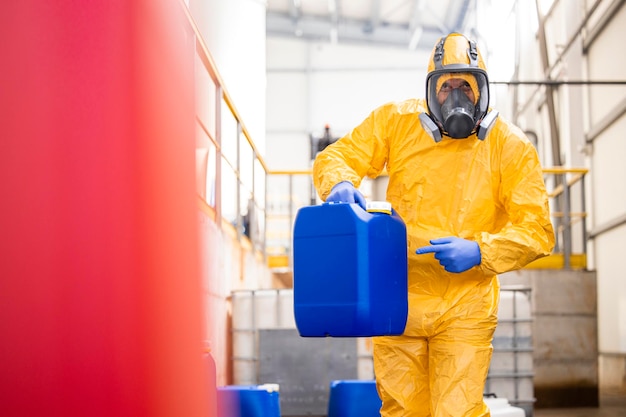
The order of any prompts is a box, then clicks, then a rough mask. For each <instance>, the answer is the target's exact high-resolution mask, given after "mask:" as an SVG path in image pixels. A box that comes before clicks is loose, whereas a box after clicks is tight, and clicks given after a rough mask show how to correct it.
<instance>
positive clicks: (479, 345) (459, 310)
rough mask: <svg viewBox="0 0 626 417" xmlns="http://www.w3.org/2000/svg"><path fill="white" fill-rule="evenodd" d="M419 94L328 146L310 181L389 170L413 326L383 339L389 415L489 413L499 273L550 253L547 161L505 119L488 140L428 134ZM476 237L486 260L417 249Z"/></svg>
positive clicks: (324, 186)
mask: <svg viewBox="0 0 626 417" xmlns="http://www.w3.org/2000/svg"><path fill="white" fill-rule="evenodd" d="M425 111H426V104H425V102H424V101H423V100H421V99H411V100H407V101H404V102H399V103H389V104H386V105H383V106H381V107H379V108H378V109H376V110H374V111H373V112H372V113H371V114H370V115H369V117H367V118H366V119H365V120H364V121H363V122H362V123H361V124H360V125H359V126H357V127H356V128H354V129H353V130H352V131H351V132H350V133H349V134H347V135H346V136H344V137H343V138H341V139H340V140H339V141H337V142H336V143H334V144H333V145H331V146H329V147H327V148H326V149H325V150H324V151H323V152H321V153H320V154H319V155H318V156H317V158H316V160H315V162H314V166H313V180H314V183H315V187H316V189H317V190H318V193H319V195H320V196H321V198H322V199H323V200H325V199H326V197H327V196H328V194H329V193H330V190H331V188H332V187H333V186H334V185H335V184H337V183H339V182H341V181H350V182H352V183H353V184H354V185H355V186H356V187H358V186H359V185H360V183H361V180H362V178H363V177H365V176H369V177H372V178H373V177H376V176H378V175H379V174H380V173H381V172H383V170H384V169H385V168H386V170H387V172H388V174H389V184H388V188H387V195H386V199H387V201H389V202H391V204H392V206H393V208H394V209H395V210H396V211H397V212H398V214H399V215H400V216H401V217H402V219H403V220H404V221H405V223H406V225H407V233H408V257H409V277H408V279H409V317H408V321H407V327H406V330H405V333H404V335H402V336H393V337H376V338H374V370H375V374H376V380H377V387H378V391H379V394H380V396H381V399H382V400H383V407H382V409H381V414H382V416H384V417H391V416H394V417H395V416H398V417H399V416H412V417H418V416H430V417H444V416H450V417H462V416H465V417H472V416H488V415H489V411H488V409H487V407H486V406H485V404H484V402H483V392H482V390H483V387H484V383H485V379H486V376H487V372H488V368H489V363H490V360H491V352H492V347H491V340H492V337H493V332H494V330H495V327H496V324H497V307H498V296H499V283H498V278H497V274H499V273H503V272H506V271H511V270H515V269H519V268H522V267H524V266H525V265H526V264H528V263H529V262H531V261H533V260H534V259H537V258H539V257H543V256H546V255H549V254H550V252H551V250H552V248H553V246H554V231H553V229H552V225H551V223H550V217H549V209H548V202H547V196H546V191H545V186H544V182H543V176H542V171H541V166H540V163H539V160H538V157H537V153H536V151H535V148H534V147H533V145H532V144H531V143H530V142H529V141H528V140H527V139H526V138H525V136H524V135H523V133H522V132H521V130H519V129H518V128H517V127H515V126H514V125H512V124H510V123H508V122H507V121H505V120H503V119H502V118H498V120H497V121H496V123H495V125H494V127H493V128H492V130H491V132H490V134H489V135H488V136H487V138H486V139H485V140H484V141H481V140H478V139H477V138H476V137H475V135H473V136H470V137H469V138H467V139H461V140H454V139H449V138H444V140H442V141H441V142H439V143H436V142H434V140H433V139H432V138H431V137H430V136H428V134H427V133H426V132H425V131H424V130H423V129H422V127H421V124H420V122H419V120H418V115H419V113H420V112H425ZM446 236H457V237H461V238H465V239H469V240H474V241H476V242H477V243H478V245H479V247H480V252H481V257H482V259H481V264H480V265H478V266H475V267H473V268H471V269H470V270H468V271H466V272H463V273H460V274H454V273H448V272H446V271H445V270H444V269H443V267H442V266H441V265H440V264H439V263H438V261H437V260H436V259H435V258H434V256H433V255H432V254H427V255H416V254H415V250H416V249H417V248H419V247H422V246H427V245H429V240H430V239H434V238H440V237H446Z"/></svg>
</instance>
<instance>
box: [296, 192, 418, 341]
mask: <svg viewBox="0 0 626 417" xmlns="http://www.w3.org/2000/svg"><path fill="white" fill-rule="evenodd" d="M387 204H388V203H387ZM384 211H386V210H383V212H367V211H365V210H363V209H362V208H361V207H360V206H359V205H357V204H348V203H324V204H322V205H318V206H309V207H303V208H301V209H300V210H299V211H298V213H297V215H296V219H295V225H294V233H293V236H294V237H293V291H294V315H295V321H296V327H297V328H298V332H299V333H300V335H301V336H303V337H325V336H332V337H366V336H384V335H399V334H402V333H403V332H404V328H405V326H406V320H407V312H408V300H407V297H408V296H407V267H408V264H407V237H406V226H405V224H404V222H403V221H402V219H401V218H400V216H398V215H397V213H395V211H393V210H391V208H389V211H388V213H391V214H387V213H385V212H384Z"/></svg>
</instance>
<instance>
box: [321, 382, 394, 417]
mask: <svg viewBox="0 0 626 417" xmlns="http://www.w3.org/2000/svg"><path fill="white" fill-rule="evenodd" d="M381 406H382V401H380V398H379V397H378V392H377V391H376V382H375V381H369V380H367V381H366V380H363V381H361V380H338V381H332V382H331V383H330V396H329V399H328V417H380V407H381Z"/></svg>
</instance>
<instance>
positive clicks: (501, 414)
mask: <svg viewBox="0 0 626 417" xmlns="http://www.w3.org/2000/svg"><path fill="white" fill-rule="evenodd" d="M485 404H487V407H489V410H490V411H491V417H526V413H525V412H524V410H523V409H522V408H519V407H513V406H512V405H511V404H509V400H507V399H506V398H485Z"/></svg>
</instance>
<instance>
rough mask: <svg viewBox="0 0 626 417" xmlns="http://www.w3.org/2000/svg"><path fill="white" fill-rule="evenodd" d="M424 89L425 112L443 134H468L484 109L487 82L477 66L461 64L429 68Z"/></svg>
mask: <svg viewBox="0 0 626 417" xmlns="http://www.w3.org/2000/svg"><path fill="white" fill-rule="evenodd" d="M451 85H454V87H455V88H453V87H451ZM426 91H427V94H426V104H427V106H428V114H429V116H430V119H431V120H432V121H433V122H434V124H435V125H436V126H437V127H438V128H439V130H440V132H441V134H442V135H443V136H448V137H450V138H453V139H463V138H467V137H468V136H471V135H472V134H473V133H475V132H476V128H477V126H478V124H479V123H480V121H481V119H482V118H483V117H484V116H485V114H486V113H487V110H488V106H489V82H488V79H487V73H486V72H485V71H484V70H482V69H480V68H468V67H467V66H462V67H460V68H458V70H455V69H451V68H446V69H445V70H436V71H432V72H431V73H430V74H428V77H427V79H426ZM470 92H471V94H469V93H470ZM440 93H447V96H446V95H444V94H440ZM444 97H445V99H443V102H440V99H442V98H444ZM472 99H473V100H472Z"/></svg>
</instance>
